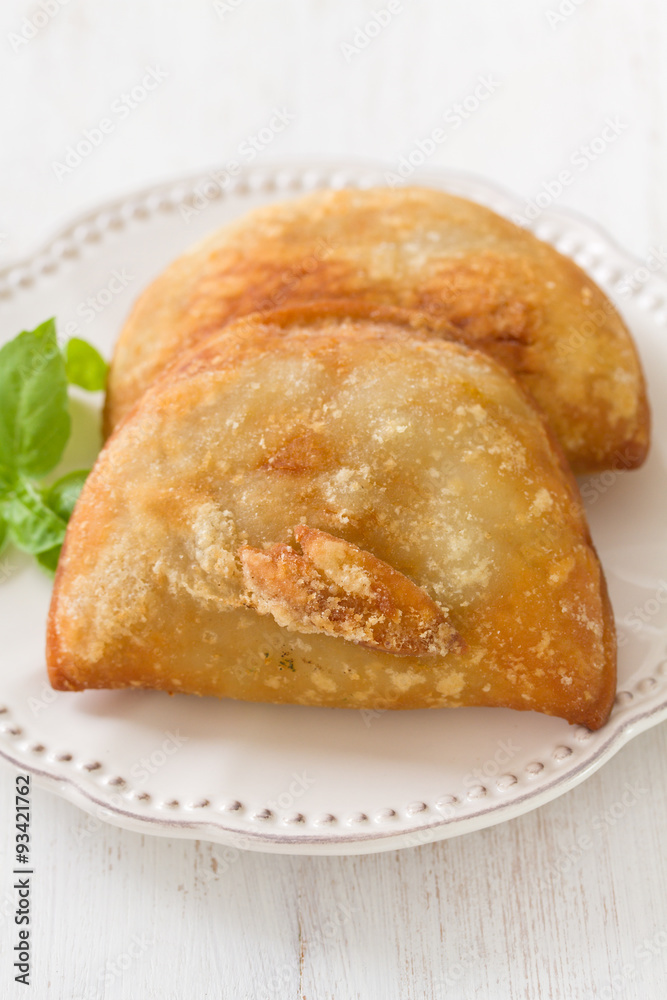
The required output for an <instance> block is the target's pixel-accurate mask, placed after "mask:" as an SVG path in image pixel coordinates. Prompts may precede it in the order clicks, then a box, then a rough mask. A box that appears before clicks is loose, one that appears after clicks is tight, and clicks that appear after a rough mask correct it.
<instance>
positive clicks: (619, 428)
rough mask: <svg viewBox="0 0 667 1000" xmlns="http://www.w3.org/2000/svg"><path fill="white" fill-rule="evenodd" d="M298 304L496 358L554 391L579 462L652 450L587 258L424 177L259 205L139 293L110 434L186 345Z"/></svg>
mask: <svg viewBox="0 0 667 1000" xmlns="http://www.w3.org/2000/svg"><path fill="white" fill-rule="evenodd" d="M283 307H296V308H301V307H303V308H305V309H306V310H308V309H311V310H312V308H313V307H315V308H317V309H318V310H319V311H320V312H321V313H323V314H325V313H329V314H338V315H343V314H348V315H351V316H356V317H362V316H371V317H373V316H374V317H375V318H382V316H383V315H386V313H383V310H387V309H395V308H399V309H403V310H406V311H407V312H408V313H412V314H413V315H412V319H411V320H410V321H409V322H411V323H412V324H413V325H419V324H420V323H421V324H422V325H424V323H426V324H427V326H428V328H429V329H430V330H431V332H432V333H433V335H434V336H438V337H446V338H453V339H456V340H459V341H461V342H463V343H465V344H468V345H469V346H473V347H476V348H479V349H480V350H483V351H486V352H488V353H489V354H491V355H492V356H493V357H494V358H495V359H496V360H497V361H499V362H500V363H501V364H504V365H505V366H506V367H508V368H509V369H510V370H511V371H512V372H513V373H514V374H515V375H516V376H517V377H518V378H519V380H520V381H521V382H522V384H523V386H524V388H525V389H527V390H528V391H529V392H530V393H531V395H532V396H533V397H534V398H535V400H536V401H537V402H538V404H539V405H540V407H541V408H542V410H543V411H544V413H545V414H546V415H547V418H548V420H549V422H550V424H551V426H552V428H553V430H554V432H555V434H556V436H557V437H558V439H559V441H560V443H561V445H562V447H563V449H564V451H565V453H566V455H567V457H568V459H569V461H570V463H571V465H572V467H573V469H574V470H575V472H592V471H598V470H602V469H606V468H610V467H620V468H633V467H635V466H639V465H641V463H642V462H643V460H644V458H645V456H646V452H647V449H648V443H649V413H648V405H647V401H646V392H645V385H644V379H643V375H642V371H641V367H640V364H639V361H638V358H637V354H636V351H635V348H634V345H633V342H632V338H631V336H630V334H629V332H628V330H627V328H626V326H625V324H624V323H623V320H622V319H621V317H620V316H619V314H618V313H617V312H616V310H615V309H614V307H613V306H612V304H611V303H610V301H609V300H608V298H607V297H606V296H605V295H604V294H603V293H602V291H601V290H600V289H599V288H598V287H597V286H596V285H595V284H594V283H593V282H592V281H591V280H590V278H588V277H587V276H586V275H585V274H584V273H583V271H581V270H580V268H578V267H577V266H576V265H575V264H574V263H572V261H570V260H569V259H567V258H565V257H563V256H561V255H560V254H559V253H557V252H556V251H555V250H554V249H553V248H552V247H550V246H548V245H547V244H546V243H543V242H541V241H539V240H537V239H536V238H535V237H534V236H533V235H532V234H530V233H528V232H526V231H525V230H523V229H521V228H519V227H518V226H516V225H514V224H513V223H511V222H509V221H508V220H506V219H503V218H501V217H500V216H498V215H496V214H494V213H493V212H491V211H489V210H488V209H486V208H483V207H482V206H480V205H477V204H474V203H473V202H470V201H467V200H465V199H462V198H456V197H453V196H452V195H448V194H445V193H443V192H441V191H434V190H428V189H423V188H405V189H397V190H392V189H388V188H387V189H385V188H379V189H374V190H369V191H325V192H318V193H316V194H312V195H309V196H308V197H305V198H302V199H299V200H297V201H293V202H287V203H284V204H278V205H271V206H269V207H267V208H262V209H260V210H258V211H256V212H253V213H251V214H250V215H248V216H247V217H246V218H244V219H242V220H241V221H240V222H237V223H235V224H233V225H231V226H229V227H227V228H225V229H223V230H221V231H220V232H218V233H215V234H213V235H212V236H211V237H210V238H209V239H207V240H205V241H204V242H203V243H201V244H199V245H198V246H196V247H194V248H193V249H192V250H191V251H190V252H189V253H187V254H185V255H184V256H183V257H181V258H179V259H178V260H177V261H176V262H175V263H173V264H172V265H171V266H170V267H168V268H167V269H166V271H165V272H164V273H163V274H162V275H161V276H160V277H159V278H158V279H157V280H156V281H155V282H154V283H153V284H152V285H151V286H150V287H149V288H148V289H147V290H146V291H145V292H144V294H143V295H142V296H141V298H140V299H139V300H138V302H137V304H136V306H135V308H134V310H133V312H132V314H131V316H130V317H129V319H128V321H127V324H126V326H125V328H124V330H123V332H122V334H121V337H120V340H119V342H118V345H117V348H116V352H115V356H114V359H113V362H112V365H111V370H110V376H109V385H108V397H107V405H106V414H105V425H106V430H107V432H110V431H111V429H112V428H113V427H115V426H116V425H117V424H118V423H119V422H120V420H121V419H122V418H123V417H124V416H125V415H126V414H127V413H128V412H129V410H130V409H131V408H132V406H133V405H134V403H135V402H136V401H137V399H139V397H140V396H141V394H142V393H143V392H144V390H145V389H146V387H147V386H148V385H149V384H150V383H151V382H152V381H153V380H154V379H155V378H156V377H157V375H158V374H159V373H160V372H161V371H162V370H163V369H164V368H165V366H166V365H167V364H168V363H169V362H170V361H171V360H172V359H173V358H174V356H175V355H176V354H178V353H179V352H180V351H183V350H187V349H190V348H192V347H194V346H195V345H196V344H197V343H200V342H201V341H202V340H203V338H205V337H207V336H209V335H210V334H211V333H213V332H214V331H215V330H216V329H218V328H220V327H221V326H223V325H225V324H228V323H230V322H231V321H232V320H234V319H235V318H238V317H240V316H244V315H248V314H250V313H253V312H256V311H261V312H263V313H264V314H266V313H268V312H271V311H272V310H274V309H280V308H283Z"/></svg>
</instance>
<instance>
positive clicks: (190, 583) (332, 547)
mask: <svg viewBox="0 0 667 1000" xmlns="http://www.w3.org/2000/svg"><path fill="white" fill-rule="evenodd" d="M47 655H48V665H49V672H50V677H51V682H52V684H53V686H54V687H56V688H59V689H62V690H81V689H83V688H96V687H97V688H122V687H146V688H159V689H163V690H167V691H172V692H174V691H182V692H191V693H195V694H200V695H217V696H221V697H232V698H241V699H247V700H252V701H270V702H293V703H300V704H304V705H327V706H344V707H352V708H374V709H379V708H391V709H394V708H421V707H437V706H458V705H491V706H499V705H500V706H507V707H511V708H516V709H535V710H537V711H540V712H546V713H548V714H552V715H558V716H562V717H564V718H566V719H568V720H569V721H570V722H577V723H583V724H584V725H587V726H590V727H591V728H597V727H599V726H600V725H602V724H603V723H604V721H605V720H606V718H607V715H608V713H609V710H610V706H611V703H612V699H613V696H614V687H615V634H614V629H613V624H612V618H611V613H610V608H609V603H608V599H607V592H606V588H605V582H604V577H603V575H602V571H601V568H600V564H599V562H598V559H597V557H596V554H595V551H594V549H593V547H592V545H591V541H590V538H589V534H588V530H587V526H586V522H585V518H584V514H583V510H582V506H581V501H580V498H579V494H578V491H577V487H576V484H575V483H574V480H573V479H572V476H571V473H570V472H569V470H568V469H567V466H566V463H565V460H564V458H563V456H562V453H561V452H560V449H559V448H558V446H557V444H556V443H555V441H554V439H553V437H552V435H551V434H550V432H549V430H548V429H547V427H546V425H545V424H544V422H543V420H542V418H541V417H540V416H539V414H538V413H537V411H536V410H535V409H534V407H533V406H532V405H531V403H530V402H529V401H528V399H527V397H526V396H525V395H524V393H523V392H522V390H521V389H520V387H519V385H518V384H517V382H516V381H515V379H513V378H512V377H511V376H510V375H509V374H508V373H507V372H506V371H505V370H504V369H503V368H502V367H501V366H499V365H497V364H496V362H494V361H493V360H492V359H491V358H489V357H488V356H486V355H484V354H481V353H480V352H477V351H474V350H471V349H469V348H467V347H464V346H462V345H460V344H456V343H453V342H447V341H442V340H438V339H434V338H432V337H429V336H428V335H426V334H424V335H420V334H418V333H415V332H412V333H410V332H406V329H405V328H404V327H401V326H398V325H393V324H390V323H387V322H373V321H370V320H367V321H362V320H350V319H342V318H335V317H330V318H324V319H319V320H318V319H312V320H311V321H310V322H309V323H302V324H301V325H299V324H298V323H295V322H294V321H289V319H288V318H286V317H283V319H282V321H281V322H278V321H275V322H271V321H265V322H262V321H261V319H245V320H241V321H239V322H238V323H237V324H235V325H234V326H233V327H230V328H227V329H224V330H222V331H220V332H219V333H217V334H214V335H213V336H212V337H211V338H209V339H208V340H207V341H206V342H205V343H204V344H202V345H201V346H200V348H199V349H197V350H196V351H194V352H192V353H191V354H189V355H184V356H182V357H181V359H180V360H179V362H178V363H177V364H175V365H174V366H173V367H172V368H171V370H170V371H169V372H167V373H166V374H165V375H164V376H163V377H162V378H161V379H159V380H157V381H156V382H155V383H154V384H153V386H152V387H151V388H150V389H149V390H148V391H147V392H146V393H145V395H144V396H143V398H142V399H141V401H140V402H139V404H138V406H137V407H136V409H135V410H134V412H133V413H132V414H131V415H130V416H129V417H128V419H127V420H126V421H125V422H124V423H123V424H122V425H121V426H120V427H119V429H118V430H117V431H116V433H115V434H114V435H113V436H112V437H111V438H110V439H109V441H108V442H107V444H106V446H105V448H104V450H103V452H102V454H101V455H100V458H99V459H98V462H97V464H96V466H95V468H94V470H93V472H92V474H91V475H90V477H89V479H88V481H87V482H86V485H85V487H84V490H83V493H82V496H81V498H80V500H79V503H78V504H77V507H76V510H75V512H74V515H73V518H72V520H71V522H70V525H69V529H68V533H67V539H66V542H65V547H64V550H63V554H62V557H61V560H60V564H59V567H58V573H57V577H56V583H55V589H54V594H53V600H52V606H51V612H50V619H49V629H48V653H47ZM443 724H444V723H443Z"/></svg>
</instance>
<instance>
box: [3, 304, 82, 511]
mask: <svg viewBox="0 0 667 1000" xmlns="http://www.w3.org/2000/svg"><path fill="white" fill-rule="evenodd" d="M69 432H70V416H69V408H68V401H67V375H66V372H65V360H64V358H63V356H62V353H61V352H60V350H59V348H58V342H57V340H56V327H55V322H54V320H52V319H50V320H47V322H46V323H42V325H41V326H38V327H37V329H35V330H30V331H24V332H23V333H20V334H19V335H18V337H15V338H14V340H11V341H10V342H9V343H8V344H5V346H4V347H3V348H2V349H1V350H0V483H1V484H2V487H3V491H5V492H6V491H7V489H8V488H9V486H8V483H11V480H12V478H14V476H15V474H16V473H17V472H22V473H24V474H25V475H27V476H43V475H44V474H45V473H46V472H49V471H50V470H51V469H52V468H53V467H54V466H55V465H57V463H58V462H59V460H60V458H61V456H62V453H63V451H64V448H65V445H66V443H67V438H68V437H69Z"/></svg>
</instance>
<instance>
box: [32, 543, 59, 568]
mask: <svg viewBox="0 0 667 1000" xmlns="http://www.w3.org/2000/svg"><path fill="white" fill-rule="evenodd" d="M61 549H62V545H56V546H55V548H53V549H47V550H46V551H45V552H38V553H37V554H36V556H35V559H36V560H37V562H38V563H39V565H40V566H43V567H44V569H46V570H48V571H49V573H55V571H56V569H57V566H58V560H59V559H60V550H61Z"/></svg>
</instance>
